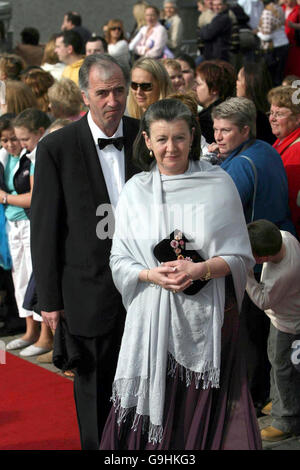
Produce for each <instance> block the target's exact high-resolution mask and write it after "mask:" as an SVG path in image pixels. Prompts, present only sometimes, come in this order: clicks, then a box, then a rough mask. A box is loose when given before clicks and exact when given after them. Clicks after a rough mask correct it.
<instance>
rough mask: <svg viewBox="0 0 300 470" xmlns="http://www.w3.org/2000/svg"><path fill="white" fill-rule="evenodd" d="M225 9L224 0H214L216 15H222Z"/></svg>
mask: <svg viewBox="0 0 300 470" xmlns="http://www.w3.org/2000/svg"><path fill="white" fill-rule="evenodd" d="M224 9H225V5H224V3H223V0H213V11H214V12H215V13H221V11H223V10H224Z"/></svg>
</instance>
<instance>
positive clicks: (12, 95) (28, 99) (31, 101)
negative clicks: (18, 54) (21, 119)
mask: <svg viewBox="0 0 300 470" xmlns="http://www.w3.org/2000/svg"><path fill="white" fill-rule="evenodd" d="M5 102H6V106H7V111H6V112H7V113H14V114H19V113H21V111H24V110H25V109H27V108H37V107H38V106H37V100H36V97H35V96H34V94H33V92H32V90H31V89H30V88H29V86H28V85H26V83H23V82H21V81H18V80H7V81H6V95H5Z"/></svg>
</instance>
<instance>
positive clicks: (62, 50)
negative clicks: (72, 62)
mask: <svg viewBox="0 0 300 470" xmlns="http://www.w3.org/2000/svg"><path fill="white" fill-rule="evenodd" d="M55 52H56V54H57V55H58V58H59V61H60V62H63V63H65V62H66V59H67V58H68V57H69V55H70V51H69V46H66V45H65V44H64V39H63V38H62V37H59V38H57V39H56V40H55Z"/></svg>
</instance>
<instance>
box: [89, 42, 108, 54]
mask: <svg viewBox="0 0 300 470" xmlns="http://www.w3.org/2000/svg"><path fill="white" fill-rule="evenodd" d="M85 54H86V55H91V54H104V47H103V44H102V41H100V40H99V41H91V42H89V41H88V42H87V43H86V45H85Z"/></svg>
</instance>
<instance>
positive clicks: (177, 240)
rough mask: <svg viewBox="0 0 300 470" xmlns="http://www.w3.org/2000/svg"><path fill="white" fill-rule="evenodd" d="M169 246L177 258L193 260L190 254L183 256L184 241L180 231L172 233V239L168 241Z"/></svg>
mask: <svg viewBox="0 0 300 470" xmlns="http://www.w3.org/2000/svg"><path fill="white" fill-rule="evenodd" d="M170 245H171V247H172V248H173V250H174V253H175V255H176V257H177V259H185V260H186V261H193V260H192V258H191V257H190V256H184V254H183V252H184V251H185V241H184V240H183V238H182V232H179V231H178V232H176V233H174V239H173V240H172V241H171V242H170Z"/></svg>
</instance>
